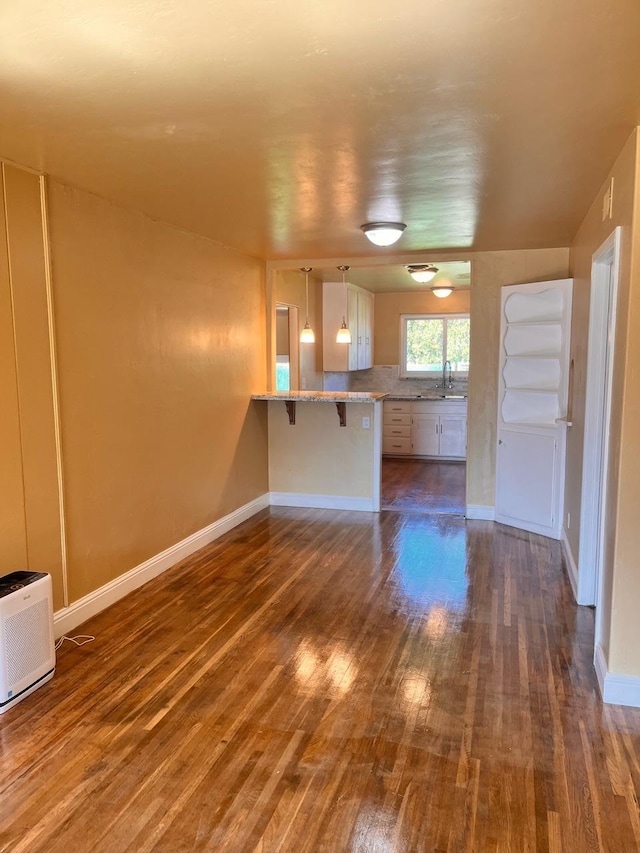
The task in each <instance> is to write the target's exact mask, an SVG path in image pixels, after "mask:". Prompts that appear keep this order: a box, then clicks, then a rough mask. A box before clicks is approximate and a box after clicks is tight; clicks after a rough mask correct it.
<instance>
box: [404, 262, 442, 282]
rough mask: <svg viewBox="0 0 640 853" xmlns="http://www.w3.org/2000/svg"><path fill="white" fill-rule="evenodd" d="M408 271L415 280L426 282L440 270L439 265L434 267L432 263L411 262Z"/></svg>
mask: <svg viewBox="0 0 640 853" xmlns="http://www.w3.org/2000/svg"><path fill="white" fill-rule="evenodd" d="M407 272H408V273H409V275H410V276H411V278H412V279H413V280H414V281H419V282H420V284H426V283H427V282H428V281H431V279H432V278H434V276H435V275H436V273H437V272H438V267H433V266H431V265H430V264H409V266H407Z"/></svg>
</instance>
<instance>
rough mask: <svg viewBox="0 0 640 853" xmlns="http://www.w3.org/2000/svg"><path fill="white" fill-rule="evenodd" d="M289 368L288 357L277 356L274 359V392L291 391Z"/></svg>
mask: <svg viewBox="0 0 640 853" xmlns="http://www.w3.org/2000/svg"><path fill="white" fill-rule="evenodd" d="M290 367H291V365H290V364H289V356H288V355H279V356H278V357H277V359H276V391H290V390H291V377H290Z"/></svg>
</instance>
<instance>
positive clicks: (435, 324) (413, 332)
mask: <svg viewBox="0 0 640 853" xmlns="http://www.w3.org/2000/svg"><path fill="white" fill-rule="evenodd" d="M467 322H468V321H467ZM406 323H407V373H411V372H412V371H414V372H418V371H420V372H424V371H437V370H442V362H443V355H442V352H443V346H442V342H443V332H444V324H443V322H442V320H441V319H435V320H430V319H420V320H407V321H406Z"/></svg>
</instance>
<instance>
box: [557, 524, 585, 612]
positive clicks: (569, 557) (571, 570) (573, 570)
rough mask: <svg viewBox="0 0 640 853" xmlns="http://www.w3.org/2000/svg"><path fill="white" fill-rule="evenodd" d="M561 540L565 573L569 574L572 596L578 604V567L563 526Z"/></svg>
mask: <svg viewBox="0 0 640 853" xmlns="http://www.w3.org/2000/svg"><path fill="white" fill-rule="evenodd" d="M561 542H562V550H563V552H564V559H565V562H566V564H567V574H568V575H569V583H570V584H571V589H572V590H573V597H574V598H575V600H576V602H577V603H578V604H581V602H580V601H578V567H577V565H576V561H575V559H574V557H573V551H572V550H571V545H570V544H569V540H568V538H567V531H566V530H565V528H564V527H563V528H562V540H561Z"/></svg>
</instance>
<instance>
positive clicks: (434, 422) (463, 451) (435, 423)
mask: <svg viewBox="0 0 640 853" xmlns="http://www.w3.org/2000/svg"><path fill="white" fill-rule="evenodd" d="M382 452H383V453H385V454H389V455H397V456H423V457H429V458H433V459H438V458H440V459H465V458H466V455H467V404H466V401H464V402H463V401H460V402H452V401H447V400H443V401H442V402H440V401H437V400H434V401H430V400H417V401H410V400H385V403H384V425H383V438H382Z"/></svg>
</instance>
